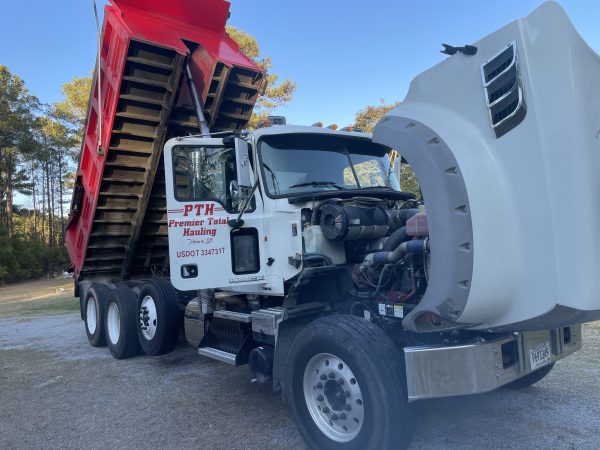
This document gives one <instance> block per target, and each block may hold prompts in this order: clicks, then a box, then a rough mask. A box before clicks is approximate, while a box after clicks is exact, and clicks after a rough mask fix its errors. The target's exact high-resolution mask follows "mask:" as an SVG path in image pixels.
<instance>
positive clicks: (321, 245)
mask: <svg viewBox="0 0 600 450" xmlns="http://www.w3.org/2000/svg"><path fill="white" fill-rule="evenodd" d="M413 206H414V205H410V204H407V203H406V202H398V201H390V200H384V199H379V198H353V199H347V200H342V199H330V200H327V201H325V202H322V203H320V204H318V205H316V206H315V208H314V209H313V210H312V211H311V213H310V219H309V217H308V215H307V216H306V221H305V224H304V231H303V237H304V244H305V254H304V263H305V266H318V265H332V264H335V265H347V266H348V269H349V270H350V271H351V273H352V279H353V281H354V285H355V293H356V296H357V297H359V298H363V299H367V300H374V301H378V302H386V303H391V304H397V303H412V304H415V303H418V300H419V298H420V297H421V296H422V295H423V293H424V292H425V289H426V287H427V278H428V273H427V268H428V261H429V239H428V236H429V230H428V226H427V216H426V214H425V213H424V212H421V211H420V210H419V209H416V208H414V207H413ZM384 315H385V314H384Z"/></svg>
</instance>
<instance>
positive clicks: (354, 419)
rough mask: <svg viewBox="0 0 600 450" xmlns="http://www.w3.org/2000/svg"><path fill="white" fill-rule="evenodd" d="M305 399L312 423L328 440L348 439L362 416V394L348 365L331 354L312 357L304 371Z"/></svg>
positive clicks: (357, 430)
mask: <svg viewBox="0 0 600 450" xmlns="http://www.w3.org/2000/svg"><path fill="white" fill-rule="evenodd" d="M303 389H304V400H305V402H306V406H307V408H308V412H309V413H310V415H311V417H312V419H313V421H314V422H315V425H317V427H318V428H319V430H321V432H322V433H323V434H325V435H326V436H327V437H328V438H329V439H332V440H334V441H336V442H349V441H351V440H352V439H354V438H355V437H356V436H357V435H358V433H359V432H360V430H361V428H362V424H363V419H364V405H363V396H362V393H361V390H360V386H359V385H358V381H357V380H356V377H355V376H354V373H353V372H352V370H351V369H350V367H348V365H347V364H346V363H345V362H344V361H342V360H341V359H340V358H338V357H337V356H334V355H332V354H330V353H319V354H318V355H315V356H313V357H312V358H311V360H310V361H309V362H308V364H307V365H306V368H305V370H304V381H303Z"/></svg>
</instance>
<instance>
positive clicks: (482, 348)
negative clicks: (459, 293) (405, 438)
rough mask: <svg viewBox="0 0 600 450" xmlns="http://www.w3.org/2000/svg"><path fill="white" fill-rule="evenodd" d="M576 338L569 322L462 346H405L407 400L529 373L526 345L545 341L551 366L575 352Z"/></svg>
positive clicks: (487, 387)
mask: <svg viewBox="0 0 600 450" xmlns="http://www.w3.org/2000/svg"><path fill="white" fill-rule="evenodd" d="M581 337H582V336H581V325H575V326H571V327H565V328H558V329H554V330H542V331H524V332H517V333H513V334H511V335H507V336H504V337H502V338H497V339H495V340H491V341H482V342H479V343H474V344H468V345H459V346H448V347H439V346H435V347H433V346H432V347H429V346H426V347H405V348H404V357H405V362H406V381H407V387H408V400H409V401H415V400H421V399H426V398H439V397H450V396H455V395H467V394H479V393H483V392H489V391H492V390H494V389H496V388H498V387H500V386H503V385H505V384H507V383H510V382H511V381H514V380H516V379H518V378H521V377H523V376H525V375H527V374H529V373H531V372H532V370H531V364H530V352H529V350H530V349H531V348H532V347H534V346H536V345H538V344H542V343H543V342H549V343H550V362H549V363H548V364H551V363H553V362H555V361H558V360H559V359H562V358H564V357H565V356H568V355H570V354H571V353H574V352H575V351H577V350H579V349H580V348H581ZM545 365H547V364H545Z"/></svg>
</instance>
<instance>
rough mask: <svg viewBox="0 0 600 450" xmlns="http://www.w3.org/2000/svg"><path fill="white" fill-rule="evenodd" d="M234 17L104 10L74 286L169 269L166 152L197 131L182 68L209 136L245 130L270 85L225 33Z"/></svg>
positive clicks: (80, 194) (141, 3)
mask: <svg viewBox="0 0 600 450" xmlns="http://www.w3.org/2000/svg"><path fill="white" fill-rule="evenodd" d="M228 15H229V3H228V2H226V1H223V0H169V1H164V0H113V3H112V4H110V5H108V6H107V7H106V9H105V16H104V26H103V34H102V44H101V51H100V60H101V61H100V75H101V76H100V80H101V92H102V93H101V97H102V98H101V100H102V105H101V108H100V106H99V102H98V91H97V83H98V67H96V71H95V73H94V79H93V83H92V84H93V90H92V94H91V98H90V102H89V110H88V118H87V123H86V126H85V135H84V138H83V144H82V150H81V157H80V163H79V169H78V171H77V177H76V183H75V190H74V193H73V200H72V204H71V216H70V221H69V224H68V227H67V234H66V245H67V249H68V251H69V255H70V258H71V262H72V264H73V267H74V270H75V275H76V279H80V280H81V279H102V280H119V279H127V278H130V277H147V276H150V275H152V274H155V273H157V272H158V273H164V271H165V270H167V269H168V260H167V255H168V247H167V227H166V200H165V185H164V173H163V170H162V158H161V154H162V147H163V145H164V142H165V141H166V140H167V139H169V138H171V137H174V136H180V135H184V134H188V133H198V121H197V118H196V114H195V111H194V109H193V103H192V101H191V97H190V94H189V91H188V90H187V87H186V80H185V64H186V63H188V61H189V64H190V68H191V71H192V74H193V78H194V82H195V85H196V89H197V91H198V93H199V96H200V97H201V100H202V104H203V106H204V108H203V109H204V114H205V116H206V119H207V122H208V124H209V126H210V128H211V131H223V130H232V129H240V128H243V127H244V126H245V125H246V123H247V121H248V119H249V118H250V114H251V112H252V108H253V106H254V103H255V102H256V100H257V97H258V95H259V94H260V91H261V90H262V89H263V86H264V74H263V72H262V71H261V70H260V69H259V68H258V67H257V66H256V65H255V64H254V63H253V62H252V61H251V60H249V59H248V58H246V57H245V56H244V55H243V54H242V53H241V52H240V50H239V47H238V46H237V44H236V43H235V42H233V40H232V39H231V38H230V37H229V36H228V35H227V34H226V33H225V23H226V21H227V18H228ZM90 51H92V50H91V49H90ZM100 109H101V111H100ZM98 120H101V123H102V136H101V139H100V143H101V145H100V146H99V139H98V129H99V127H98Z"/></svg>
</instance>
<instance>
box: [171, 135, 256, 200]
mask: <svg viewBox="0 0 600 450" xmlns="http://www.w3.org/2000/svg"><path fill="white" fill-rule="evenodd" d="M172 155H173V180H174V184H175V186H174V193H175V198H176V199H177V200H178V201H181V202H188V201H199V200H204V201H216V202H218V203H220V204H222V205H223V207H224V208H225V210H227V211H228V212H237V211H238V209H239V206H240V205H239V204H238V203H239V202H238V200H237V199H236V198H233V197H232V195H231V192H230V188H229V187H230V184H231V182H232V181H234V180H236V178H237V174H236V164H235V149H234V148H230V147H208V146H202V147H193V146H176V147H174V148H173V152H172ZM252 209H254V202H252V203H251V205H250V208H249V210H252Z"/></svg>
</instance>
